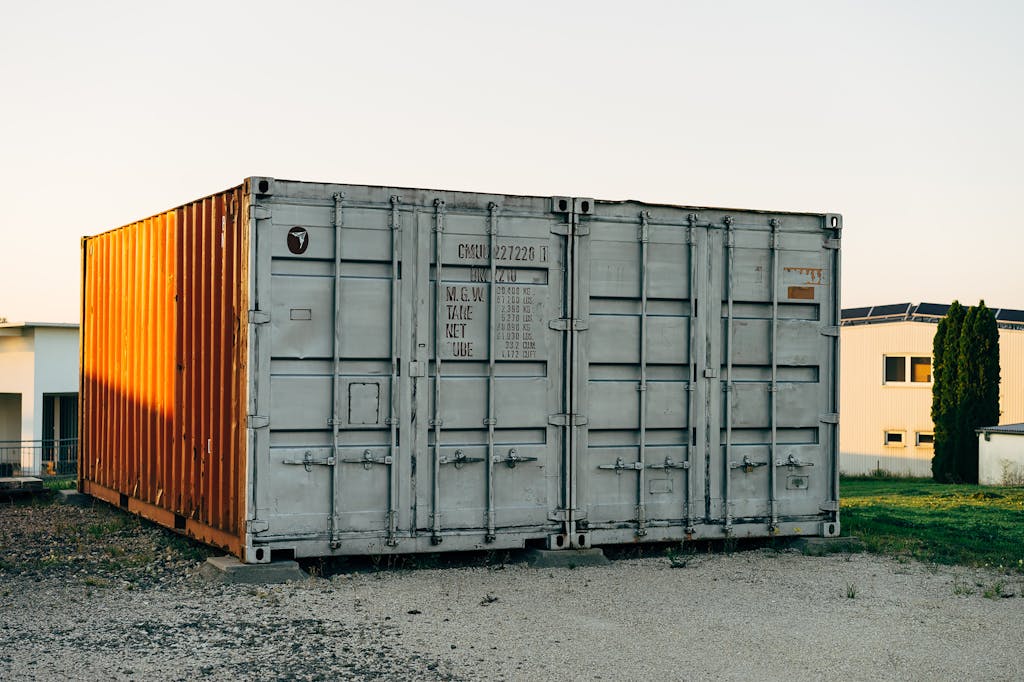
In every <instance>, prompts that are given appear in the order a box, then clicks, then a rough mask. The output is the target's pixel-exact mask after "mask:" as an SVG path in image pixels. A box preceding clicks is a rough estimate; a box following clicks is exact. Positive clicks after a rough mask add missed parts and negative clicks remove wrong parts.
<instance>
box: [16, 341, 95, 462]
mask: <svg viewBox="0 0 1024 682" xmlns="http://www.w3.org/2000/svg"><path fill="white" fill-rule="evenodd" d="M44 393H78V327H77V326H76V327H63V326H61V327H58V326H35V325H30V324H29V325H24V326H12V325H6V326H0V394H17V395H20V401H21V418H20V420H17V418H15V417H12V416H11V415H12V414H13V410H12V409H11V403H10V401H8V400H5V401H4V403H3V404H2V405H0V408H4V409H3V411H4V415H3V416H0V420H2V421H3V425H4V432H5V433H8V432H9V433H11V434H12V435H11V438H10V439H11V440H40V439H41V438H42V433H43V394H44ZM31 453H32V451H31V450H26V454H25V455H24V456H23V458H22V466H23V467H26V468H29V469H33V470H34V469H37V468H38V467H39V465H40V462H38V461H32V460H33V458H32V455H31ZM35 455H36V457H35V459H38V456H39V452H38V451H35ZM26 458H28V460H26Z"/></svg>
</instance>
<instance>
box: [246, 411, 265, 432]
mask: <svg viewBox="0 0 1024 682" xmlns="http://www.w3.org/2000/svg"><path fill="white" fill-rule="evenodd" d="M245 425H246V426H247V427H248V428H250V429H265V428H267V427H268V426H270V417H264V416H263V415H260V414H250V415H246V417H245Z"/></svg>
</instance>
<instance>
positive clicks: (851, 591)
mask: <svg viewBox="0 0 1024 682" xmlns="http://www.w3.org/2000/svg"><path fill="white" fill-rule="evenodd" d="M846 598H847V599H856V598H857V586H856V585H854V584H853V583H846Z"/></svg>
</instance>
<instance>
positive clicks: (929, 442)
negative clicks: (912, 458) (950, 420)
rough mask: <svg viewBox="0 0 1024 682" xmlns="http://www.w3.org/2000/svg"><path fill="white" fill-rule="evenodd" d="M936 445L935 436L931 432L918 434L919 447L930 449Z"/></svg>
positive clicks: (919, 432)
mask: <svg viewBox="0 0 1024 682" xmlns="http://www.w3.org/2000/svg"><path fill="white" fill-rule="evenodd" d="M934 444H935V434H934V433H932V432H931V431H918V432H917V447H919V448H930V447H932V446H933V445H934Z"/></svg>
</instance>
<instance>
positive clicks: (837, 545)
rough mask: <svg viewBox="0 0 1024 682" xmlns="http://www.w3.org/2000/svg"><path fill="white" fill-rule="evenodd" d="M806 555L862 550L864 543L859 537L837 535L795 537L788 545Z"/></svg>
mask: <svg viewBox="0 0 1024 682" xmlns="http://www.w3.org/2000/svg"><path fill="white" fill-rule="evenodd" d="M790 546H791V547H793V548H794V549H798V550H800V551H801V552H803V553H804V554H805V555H807V556H825V555H826V554H841V553H843V552H863V551H864V543H863V542H861V541H860V538H854V537H849V536H846V537H838V538H797V539H796V540H793V542H792V544H791V545H790Z"/></svg>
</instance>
